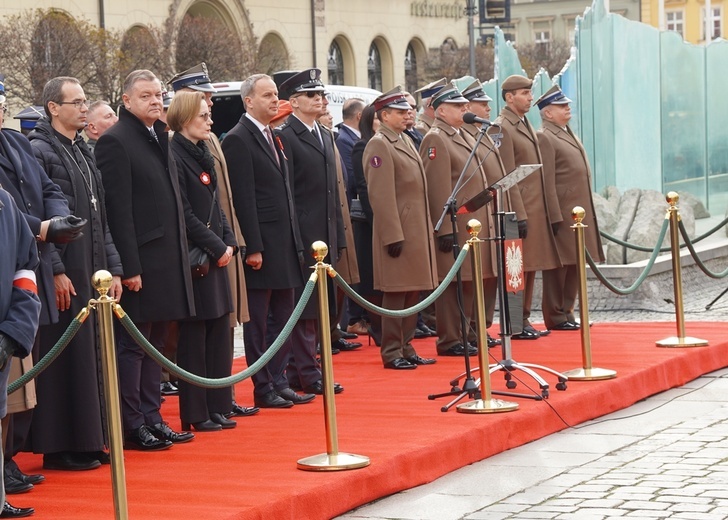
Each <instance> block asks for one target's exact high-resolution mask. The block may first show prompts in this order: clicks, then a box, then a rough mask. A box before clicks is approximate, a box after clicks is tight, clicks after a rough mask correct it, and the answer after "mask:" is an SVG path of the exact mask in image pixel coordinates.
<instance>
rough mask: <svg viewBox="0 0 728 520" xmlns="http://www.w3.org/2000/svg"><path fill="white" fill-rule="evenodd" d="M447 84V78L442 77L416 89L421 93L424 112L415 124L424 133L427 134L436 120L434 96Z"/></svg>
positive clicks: (417, 92) (416, 92)
mask: <svg viewBox="0 0 728 520" xmlns="http://www.w3.org/2000/svg"><path fill="white" fill-rule="evenodd" d="M445 85H447V79H445V78H440V79H438V80H437V81H433V82H432V83H428V84H427V85H425V86H424V87H422V88H421V89H418V90H415V94H419V95H420V100H421V101H422V113H421V114H420V115H419V116H418V117H417V123H416V124H415V130H417V131H418V132H419V133H421V134H422V135H425V134H426V133H427V132H429V131H430V128H432V123H434V122H435V109H433V108H432V103H431V101H432V96H434V95H435V94H436V93H437V91H438V90H440V89H441V88H442V87H444V86H445Z"/></svg>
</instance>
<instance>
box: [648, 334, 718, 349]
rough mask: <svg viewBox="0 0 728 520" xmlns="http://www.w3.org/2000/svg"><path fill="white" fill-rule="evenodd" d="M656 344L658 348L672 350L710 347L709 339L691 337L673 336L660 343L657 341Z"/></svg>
mask: <svg viewBox="0 0 728 520" xmlns="http://www.w3.org/2000/svg"><path fill="white" fill-rule="evenodd" d="M655 344H656V345H657V346H658V347H672V348H680V347H707V346H708V340H707V339H699V338H691V337H689V336H686V337H684V338H679V337H677V336H672V337H670V338H665V339H661V340H660V341H656V342H655Z"/></svg>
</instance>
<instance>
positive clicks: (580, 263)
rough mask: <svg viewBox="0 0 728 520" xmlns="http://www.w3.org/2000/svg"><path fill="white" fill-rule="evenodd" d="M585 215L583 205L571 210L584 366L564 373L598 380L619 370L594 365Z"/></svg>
mask: <svg viewBox="0 0 728 520" xmlns="http://www.w3.org/2000/svg"><path fill="white" fill-rule="evenodd" d="M584 215H586V212H585V211H584V208H582V207H581V206H576V207H574V209H572V210H571V218H573V219H574V222H575V224H574V225H573V226H571V229H573V230H574V236H575V237H576V239H575V240H576V270H577V274H578V275H579V317H580V318H581V328H580V331H581V357H582V361H583V365H584V366H583V367H582V368H575V369H573V370H567V371H566V372H564V375H565V376H567V377H568V378H569V379H573V380H575V381H597V380H600V379H612V378H614V377H617V372H615V371H614V370H610V369H608V368H595V367H592V355H591V332H590V330H589V298H588V296H587V288H586V253H585V252H584V248H585V247H586V243H585V242H584V229H586V227H587V226H586V225H585V224H583V223H582V221H583V220H584Z"/></svg>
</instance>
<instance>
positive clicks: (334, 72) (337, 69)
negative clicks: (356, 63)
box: [326, 41, 344, 85]
mask: <svg viewBox="0 0 728 520" xmlns="http://www.w3.org/2000/svg"><path fill="white" fill-rule="evenodd" d="M326 62H327V66H328V69H329V85H343V84H344V59H343V58H342V56H341V47H339V44H338V43H336V42H335V41H333V42H331V45H329V55H328V58H327V60H326Z"/></svg>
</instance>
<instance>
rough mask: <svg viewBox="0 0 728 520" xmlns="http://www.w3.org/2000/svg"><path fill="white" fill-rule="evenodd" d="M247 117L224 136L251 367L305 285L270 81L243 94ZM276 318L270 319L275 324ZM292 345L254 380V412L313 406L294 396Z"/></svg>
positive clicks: (250, 83)
mask: <svg viewBox="0 0 728 520" xmlns="http://www.w3.org/2000/svg"><path fill="white" fill-rule="evenodd" d="M240 96H241V97H242V98H243V105H244V106H245V114H243V116H242V117H241V118H240V122H238V124H237V125H235V126H234V127H233V129H232V130H230V132H228V134H227V135H226V136H225V140H224V141H223V144H222V149H223V152H224V153H225V157H226V158H227V161H228V164H229V165H230V184H231V188H232V195H233V204H234V205H235V209H236V213H237V218H238V221H239V222H240V229H241V230H242V232H243V235H244V236H245V237H247V255H248V256H247V258H246V259H245V278H246V282H247V294H248V306H249V309H250V321H249V322H247V323H245V324H244V325H243V331H244V338H245V359H246V361H247V363H248V364H249V365H250V364H252V363H254V362H256V361H257V360H258V359H260V357H261V356H262V355H263V353H264V352H265V351H266V350H267V349H268V348H269V347H270V345H271V342H270V341H269V338H270V339H272V338H274V337H277V336H278V335H279V334H280V332H281V331H282V330H283V327H284V325H285V324H286V321H287V320H288V318H289V317H290V316H291V314H292V313H293V307H294V306H295V288H296V287H301V286H302V285H303V277H302V273H301V266H300V263H299V258H298V255H299V253H300V254H301V255H302V254H303V246H302V245H301V242H300V235H299V233H298V223H297V221H296V212H295V208H294V206H293V193H292V191H291V186H290V177H289V176H290V173H289V171H288V159H287V157H286V154H285V152H284V150H283V149H282V148H283V147H282V146H281V141H280V139H278V138H277V137H276V138H275V139H274V138H273V134H272V132H271V128H270V126H269V125H270V121H271V120H272V119H273V118H274V117H275V116H276V114H277V113H278V89H277V88H276V84H275V83H274V82H273V80H272V79H271V78H270V77H269V76H267V75H265V74H255V75H253V76H250V77H249V78H248V79H246V80H245V81H244V82H243V84H242V85H241V87H240ZM269 316H270V319H269ZM290 344H291V342H290V341H287V342H286V344H285V345H284V346H283V347H281V349H280V350H279V351H278V353H277V354H276V355H275V356H274V357H273V358H272V359H271V360H270V361H269V362H268V364H266V365H265V367H263V369H262V370H260V371H259V372H257V373H256V374H254V375H253V384H254V390H253V397H254V399H255V405H256V406H258V407H262V408H290V407H291V406H293V405H294V404H303V403H308V402H310V401H311V400H312V399H314V395H313V394H305V395H300V394H297V393H296V392H294V391H293V390H291V388H290V386H289V385H288V380H287V379H286V375H285V370H286V365H287V364H288V358H289V356H290Z"/></svg>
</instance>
